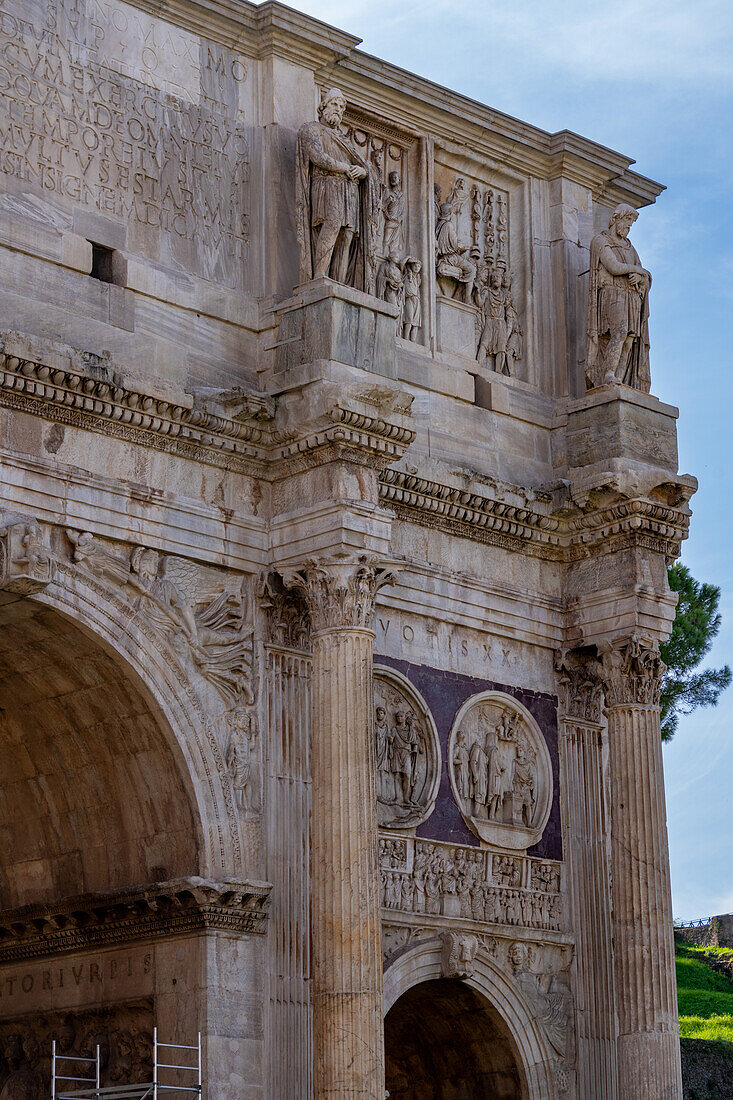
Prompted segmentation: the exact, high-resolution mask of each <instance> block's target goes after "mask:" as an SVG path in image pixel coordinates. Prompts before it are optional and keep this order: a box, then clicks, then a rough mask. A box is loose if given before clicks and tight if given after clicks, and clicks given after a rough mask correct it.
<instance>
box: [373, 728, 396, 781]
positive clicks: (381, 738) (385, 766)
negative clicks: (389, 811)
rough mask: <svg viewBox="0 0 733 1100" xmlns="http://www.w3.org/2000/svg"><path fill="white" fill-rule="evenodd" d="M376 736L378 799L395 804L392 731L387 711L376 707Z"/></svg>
mask: <svg viewBox="0 0 733 1100" xmlns="http://www.w3.org/2000/svg"><path fill="white" fill-rule="evenodd" d="M374 736H375V739H376V745H377V798H378V799H379V800H380V802H386V803H393V802H394V800H395V796H394V779H393V777H392V770H391V767H390V759H389V756H390V751H389V750H390V731H389V723H388V721H387V711H386V710H385V708H384V707H376V708H375V711H374Z"/></svg>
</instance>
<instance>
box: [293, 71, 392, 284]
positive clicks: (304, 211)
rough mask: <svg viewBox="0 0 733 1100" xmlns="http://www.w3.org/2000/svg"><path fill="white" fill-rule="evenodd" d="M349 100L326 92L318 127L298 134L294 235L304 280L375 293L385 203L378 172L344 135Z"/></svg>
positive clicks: (335, 92)
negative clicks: (378, 219)
mask: <svg viewBox="0 0 733 1100" xmlns="http://www.w3.org/2000/svg"><path fill="white" fill-rule="evenodd" d="M345 110H346V99H345V97H344V95H343V93H342V92H340V91H339V90H338V89H337V88H331V90H330V91H328V92H326V94H325V95H324V96H323V99H322V100H321V104H320V107H319V108H318V121H317V122H307V123H306V124H305V125H304V126H301V128H300V130H299V132H298V146H297V177H296V229H297V234H298V243H299V245H300V280H301V282H307V281H309V280H310V279H317V278H319V277H322V276H330V277H331V278H333V279H335V280H336V281H337V282H339V283H346V284H347V285H349V286H353V287H356V288H357V289H359V290H365V291H367V293H370V294H373V293H374V286H373V283H372V278H371V274H370V272H371V270H372V269H373V253H374V241H373V239H372V238H373V228H374V216H373V215H374V211H375V210H378V208H379V204H380V201H381V195H380V194H379V191H380V181H379V179H378V177H377V174H376V171H375V169H374V166H373V165H372V164H371V163H370V162H368V161H366V160H365V159H364V158H363V156H362V155H361V153H360V152H359V151H358V149H357V148H356V146H355V145H354V144H353V143H352V142H351V141H349V139H348V138H347V137H346V136H345V135H344V134H343V133H342V132H341V129H340V126H341V121H342V119H343V116H344V111H345Z"/></svg>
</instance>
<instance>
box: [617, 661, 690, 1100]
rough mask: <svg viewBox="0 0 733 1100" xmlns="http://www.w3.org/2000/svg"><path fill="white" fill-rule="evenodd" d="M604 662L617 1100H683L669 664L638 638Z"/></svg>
mask: <svg viewBox="0 0 733 1100" xmlns="http://www.w3.org/2000/svg"><path fill="white" fill-rule="evenodd" d="M604 663H605V664H606V667H607V671H608V678H607V680H606V704H607V714H608V738H609V770H610V778H611V873H612V898H613V935H614V971H615V986H616V1007H617V1013H618V1044H617V1047H618V1074H619V1096H620V1097H627V1096H628V1097H634V1100H681V1098H682V1073H681V1067H680V1044H679V1032H678V1020H677V987H676V982H675V967H674V940H673V931H672V898H671V891H670V874H669V852H668V848H667V818H666V808H665V798H664V779H663V769H662V740H661V729H660V708H659V703H658V700H659V686H660V682H661V677H662V674H663V672H664V665H663V664H662V663H661V661H660V660H659V656H658V653H657V652H656V650H655V649H654V648H653V647H645V646H644V645H643V644H640V643H639V642H638V640H636V639H632V640H631V642H629V643H628V644H626V645H623V646H621V647H620V648H618V649H617V650H616V651H615V653H613V654H611V655H610V658H609V659H607V660H605V662H604Z"/></svg>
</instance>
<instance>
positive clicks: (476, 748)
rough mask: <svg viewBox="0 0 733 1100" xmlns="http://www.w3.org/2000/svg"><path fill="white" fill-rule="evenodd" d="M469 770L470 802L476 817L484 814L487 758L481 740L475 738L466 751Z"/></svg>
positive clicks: (486, 791) (486, 788)
mask: <svg viewBox="0 0 733 1100" xmlns="http://www.w3.org/2000/svg"><path fill="white" fill-rule="evenodd" d="M468 761H469V769H470V775H471V783H470V788H471V800H472V801H473V804H474V811H475V813H476V814H477V815H479V814H481V813H482V812H483V813H485V812H486V802H487V793H488V778H489V776H488V762H489V759H488V756H487V755H486V751H485V749H484V746H483V744H482V743H481V740H480V739H479V738H478V737H477V738H476V740H474V741H473V743H472V745H471V748H470V749H469V751H468Z"/></svg>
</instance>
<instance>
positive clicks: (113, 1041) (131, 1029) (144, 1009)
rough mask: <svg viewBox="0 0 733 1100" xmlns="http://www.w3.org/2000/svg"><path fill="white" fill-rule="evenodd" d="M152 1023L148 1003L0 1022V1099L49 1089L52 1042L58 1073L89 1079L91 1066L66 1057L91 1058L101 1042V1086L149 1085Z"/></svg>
mask: <svg viewBox="0 0 733 1100" xmlns="http://www.w3.org/2000/svg"><path fill="white" fill-rule="evenodd" d="M153 1023H154V1019H153V1006H152V1003H151V1002H149V1001H147V1000H140V1001H133V1002H127V1003H126V1004H124V1005H119V1006H116V1005H115V1006H111V1007H105V1008H100V1009H95V1010H92V1011H89V1010H86V1011H79V1012H64V1013H61V1012H44V1013H43V1014H38V1013H35V1014H34V1015H33V1016H27V1017H26V1016H19V1017H16V1018H14V1019H8V1020H6V1021H4V1022H2V1023H0V1055H1V1056H0V1096H2V1097H3V1100H30V1098H31V1097H36V1096H44V1095H45V1094H46V1092H47V1091H49V1089H50V1079H51V1043H52V1041H53V1040H54V1039H55V1040H56V1054H57V1057H58V1059H59V1063H58V1067H57V1072H58V1073H59V1074H60V1075H67V1076H76V1077H86V1078H89V1077H91V1076H93V1073H94V1066H93V1065H89V1064H88V1063H83V1062H74V1061H71V1060H69V1061H66V1059H73V1058H95V1052H96V1047H97V1044H99V1053H100V1084H101V1086H102V1087H103V1088H108V1087H112V1086H114V1085H129V1084H131V1083H132V1084H134V1083H142V1082H144V1081H150V1080H152V1076H153ZM62 1087H63V1086H62ZM69 1087H70V1088H81V1087H82V1086H81V1085H78V1084H77V1085H74V1084H69Z"/></svg>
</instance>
